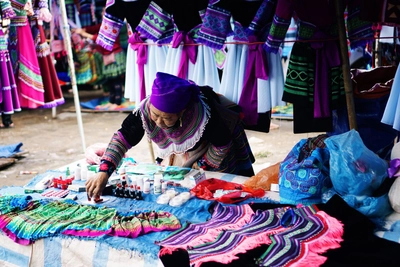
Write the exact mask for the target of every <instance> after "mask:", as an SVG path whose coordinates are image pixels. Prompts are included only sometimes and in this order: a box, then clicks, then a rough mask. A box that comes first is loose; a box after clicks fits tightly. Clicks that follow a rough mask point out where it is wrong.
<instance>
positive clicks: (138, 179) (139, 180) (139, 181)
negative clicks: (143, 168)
mask: <svg viewBox="0 0 400 267" xmlns="http://www.w3.org/2000/svg"><path fill="white" fill-rule="evenodd" d="M143 186H144V185H143V177H142V176H137V177H136V187H137V190H139V191H142V190H143Z"/></svg>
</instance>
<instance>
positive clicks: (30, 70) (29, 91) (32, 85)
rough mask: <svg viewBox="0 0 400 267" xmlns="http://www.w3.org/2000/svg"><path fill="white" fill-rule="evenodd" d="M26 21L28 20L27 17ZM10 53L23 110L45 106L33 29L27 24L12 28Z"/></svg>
mask: <svg viewBox="0 0 400 267" xmlns="http://www.w3.org/2000/svg"><path fill="white" fill-rule="evenodd" d="M25 21H27V18H26V17H25ZM9 51H10V53H12V54H13V55H12V57H11V59H12V61H13V65H14V66H15V71H16V72H15V74H16V83H17V90H18V94H19V101H20V104H21V107H22V108H32V109H33V108H38V107H41V106H43V105H44V89H43V80H42V76H41V73H40V68H39V62H38V59H37V56H36V49H35V45H34V43H33V36H32V32H31V29H30V27H29V25H28V24H27V23H25V24H24V25H20V26H11V27H10V43H9Z"/></svg>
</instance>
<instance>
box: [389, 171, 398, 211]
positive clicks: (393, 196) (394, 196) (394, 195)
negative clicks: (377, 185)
mask: <svg viewBox="0 0 400 267" xmlns="http://www.w3.org/2000/svg"><path fill="white" fill-rule="evenodd" d="M392 179H396V180H395V181H394V183H393V184H392V186H391V187H390V190H389V202H390V205H391V206H392V208H393V209H394V210H395V211H396V212H398V213H400V179H399V178H392Z"/></svg>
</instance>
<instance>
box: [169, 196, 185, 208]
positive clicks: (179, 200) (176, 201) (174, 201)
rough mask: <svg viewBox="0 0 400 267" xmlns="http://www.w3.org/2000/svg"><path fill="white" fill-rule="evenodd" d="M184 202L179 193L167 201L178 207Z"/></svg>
mask: <svg viewBox="0 0 400 267" xmlns="http://www.w3.org/2000/svg"><path fill="white" fill-rule="evenodd" d="M183 203H184V201H183V199H182V197H181V196H180V195H177V196H176V197H173V198H172V199H171V200H170V201H169V205H170V206H172V207H179V206H181V205H182V204H183Z"/></svg>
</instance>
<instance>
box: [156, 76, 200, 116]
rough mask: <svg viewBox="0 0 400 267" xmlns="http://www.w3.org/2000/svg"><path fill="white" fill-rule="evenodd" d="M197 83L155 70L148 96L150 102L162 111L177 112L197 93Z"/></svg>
mask: <svg viewBox="0 0 400 267" xmlns="http://www.w3.org/2000/svg"><path fill="white" fill-rule="evenodd" d="M199 92H200V90H199V88H198V87H197V85H195V84H193V83H190V82H189V81H187V80H185V79H181V78H178V77H176V76H174V75H171V74H167V73H163V72H157V74H156V79H155V80H154V83H153V87H152V92H151V96H150V102H151V104H152V105H153V106H154V107H156V108H157V109H159V110H161V111H162V112H166V113H179V112H180V111H182V110H183V109H184V108H185V107H186V105H187V103H188V102H189V101H190V100H191V99H192V98H193V97H195V96H197V97H198V95H199Z"/></svg>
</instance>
